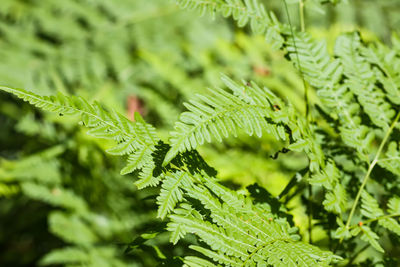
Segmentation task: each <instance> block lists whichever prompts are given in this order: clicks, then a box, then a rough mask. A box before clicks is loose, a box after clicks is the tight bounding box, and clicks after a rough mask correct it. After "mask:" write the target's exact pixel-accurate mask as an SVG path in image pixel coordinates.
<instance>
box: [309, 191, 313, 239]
mask: <svg viewBox="0 0 400 267" xmlns="http://www.w3.org/2000/svg"><path fill="white" fill-rule="evenodd" d="M312 213H313V208H312V187H311V185H310V184H309V185H308V235H309V237H308V243H310V244H312V227H313V225H312Z"/></svg>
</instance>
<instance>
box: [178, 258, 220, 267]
mask: <svg viewBox="0 0 400 267" xmlns="http://www.w3.org/2000/svg"><path fill="white" fill-rule="evenodd" d="M183 263H184V265H183V266H184V267H215V266H216V265H215V264H214V263H212V262H209V261H208V260H205V259H202V258H199V257H195V256H186V257H185V259H184V261H183ZM217 266H221V265H217Z"/></svg>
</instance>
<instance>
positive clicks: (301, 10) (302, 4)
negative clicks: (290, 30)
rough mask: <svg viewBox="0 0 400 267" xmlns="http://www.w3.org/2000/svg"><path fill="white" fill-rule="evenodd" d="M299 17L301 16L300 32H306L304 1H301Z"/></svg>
mask: <svg viewBox="0 0 400 267" xmlns="http://www.w3.org/2000/svg"><path fill="white" fill-rule="evenodd" d="M299 15H300V30H301V31H302V32H304V31H305V30H306V23H305V19H304V0H299Z"/></svg>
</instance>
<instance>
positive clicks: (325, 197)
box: [0, 0, 400, 266]
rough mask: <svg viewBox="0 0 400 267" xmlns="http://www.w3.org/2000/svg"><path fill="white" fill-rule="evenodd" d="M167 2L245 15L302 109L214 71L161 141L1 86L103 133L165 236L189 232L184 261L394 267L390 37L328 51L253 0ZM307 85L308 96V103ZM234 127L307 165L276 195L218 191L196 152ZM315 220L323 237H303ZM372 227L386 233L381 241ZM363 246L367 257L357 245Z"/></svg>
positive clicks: (395, 156) (352, 38)
mask: <svg viewBox="0 0 400 267" xmlns="http://www.w3.org/2000/svg"><path fill="white" fill-rule="evenodd" d="M177 2H178V4H179V5H180V6H181V7H183V8H188V9H195V10H198V11H199V12H200V14H204V13H206V12H209V13H212V14H213V15H215V14H216V13H220V14H222V15H223V16H225V17H232V18H233V20H235V21H236V22H237V23H238V25H239V26H240V27H242V26H245V25H246V24H249V25H250V28H251V29H252V30H253V31H254V32H255V34H262V35H264V36H265V38H266V40H267V42H269V43H270V44H272V46H273V47H274V48H276V49H280V50H282V51H283V53H285V55H286V56H287V58H288V60H289V61H291V62H292V63H293V64H294V66H295V67H296V68H297V69H298V71H299V74H300V76H301V77H302V79H303V83H304V91H305V100H306V101H305V104H306V105H307V106H306V107H305V108H304V110H305V113H300V112H299V111H298V110H296V109H295V108H294V107H293V106H292V105H291V104H290V103H287V102H285V101H283V100H282V99H281V98H279V97H278V96H276V95H275V94H274V93H273V92H272V91H270V90H269V89H268V88H266V87H260V86H259V85H257V84H256V83H254V82H251V81H250V82H248V81H242V82H241V83H238V82H235V81H233V80H232V79H230V78H229V77H227V76H225V75H222V78H221V80H222V82H223V84H224V87H223V88H213V89H210V90H209V93H208V94H207V95H204V94H199V95H197V96H196V98H193V99H191V100H189V101H188V102H187V103H186V104H185V107H186V108H187V111H186V112H184V113H182V114H181V115H180V118H179V121H178V122H176V123H175V127H174V130H173V131H172V132H171V133H170V137H169V140H168V142H167V141H166V140H164V141H162V140H161V139H160V137H159V136H158V135H157V133H156V129H155V128H154V127H153V126H151V125H150V124H148V123H146V122H145V121H144V120H143V118H142V117H141V116H140V115H139V114H138V113H136V114H135V122H131V121H130V120H128V119H127V118H126V117H125V116H123V115H121V114H119V113H118V112H116V111H112V110H111V111H110V110H107V109H105V108H103V107H102V106H101V105H100V104H98V103H96V102H95V103H94V104H90V103H88V102H87V101H86V100H85V99H83V98H81V97H75V96H66V95H64V94H62V93H59V94H57V95H55V96H41V95H38V94H35V93H32V92H29V91H26V90H23V89H15V88H10V87H0V90H2V91H5V92H8V93H11V94H13V95H15V96H17V97H19V98H21V99H23V100H25V101H28V102H29V103H31V104H32V105H34V106H36V107H38V108H41V109H44V110H47V111H52V112H56V113H59V114H63V115H78V116H79V117H80V120H81V122H82V124H83V125H84V126H86V127H88V128H89V131H88V133H89V134H91V135H93V136H95V137H98V138H103V139H110V140H112V141H113V142H114V145H113V146H111V147H109V148H108V149H107V152H109V153H110V154H114V155H124V156H126V157H127V165H126V167H124V168H123V169H122V174H128V173H132V172H135V173H136V174H137V175H136V176H137V180H136V185H137V187H138V188H140V189H144V188H146V187H157V186H158V187H159V189H160V191H159V194H158V196H157V198H156V203H157V205H158V211H157V217H158V218H160V219H162V220H166V221H167V226H166V231H168V232H169V233H170V241H171V242H172V243H173V244H176V243H177V242H179V241H180V240H182V239H184V238H187V236H188V234H191V235H194V236H195V237H197V241H196V242H193V243H196V244H193V245H190V248H191V249H192V250H194V253H193V255H186V257H185V258H184V259H183V263H184V264H185V265H186V266H215V265H217V264H220V265H224V266H258V265H260V266H268V265H272V266H328V265H331V264H336V263H337V264H348V265H351V264H352V263H353V262H355V261H360V262H361V261H363V260H364V263H365V264H369V263H370V264H375V265H377V264H386V265H390V264H392V265H395V264H396V261H397V259H396V258H395V257H391V254H390V253H393V254H394V253H395V249H396V246H397V244H398V242H399V236H398V235H399V233H400V225H399V222H398V219H397V218H398V216H400V210H399V206H400V204H399V203H400V202H399V187H398V185H397V183H396V181H397V179H398V175H399V167H398V165H399V164H398V162H399V151H398V142H399V140H398V129H399V126H398V120H399V118H400V112H399V111H398V107H399V106H398V105H399V101H398V96H399V87H398V80H399V73H398V71H399V70H398V68H397V66H398V65H399V62H400V53H399V51H400V49H399V42H398V40H397V39H396V37H395V36H394V37H393V47H388V46H387V45H385V44H382V43H379V42H376V43H372V44H366V43H364V42H363V40H362V37H361V36H360V34H359V33H357V32H356V33H345V34H343V35H341V36H339V37H338V38H337V40H336V43H335V47H334V51H333V53H330V52H328V49H327V46H326V43H324V42H323V41H322V42H321V41H318V40H315V39H314V38H313V37H312V36H311V35H310V34H309V33H306V32H304V31H296V30H295V29H294V28H293V27H292V25H291V24H290V19H289V24H283V23H281V22H279V21H278V20H277V19H276V17H275V16H274V15H273V13H270V12H267V11H266V10H265V8H264V6H263V4H262V3H260V2H259V1H257V0H248V1H242V0H209V1H200V0H178V1H177ZM300 2H301V3H303V1H300ZM333 2H334V1H333ZM285 3H286V2H284V4H285ZM284 7H285V5H284ZM300 8H302V5H300ZM284 9H286V11H287V8H284ZM287 14H288V15H289V13H287ZM302 24H303V23H302ZM313 91H315V92H316V94H317V95H318V101H317V103H315V104H313V103H311V102H309V100H308V99H309V94H310V92H313ZM240 132H241V133H245V134H247V135H249V136H253V135H255V136H258V137H260V136H262V135H270V136H272V137H274V138H275V139H277V140H278V141H279V142H281V144H282V147H283V148H282V150H281V153H287V152H290V153H293V152H301V153H304V154H305V155H306V156H307V158H308V161H309V163H308V166H307V168H306V169H304V170H303V171H301V170H299V172H298V173H297V174H296V175H295V176H294V177H293V179H292V180H291V181H290V182H289V183H288V185H287V186H286V187H284V188H282V193H281V194H279V195H278V196H276V197H275V198H269V199H267V200H265V199H264V200H260V199H258V198H257V196H260V195H261V196H264V197H266V195H265V192H264V191H262V188H257V187H255V189H254V188H250V187H249V188H248V190H247V191H248V192H243V191H233V190H231V189H229V188H227V187H226V186H224V185H222V184H221V183H220V181H219V180H218V178H217V173H216V171H215V170H214V169H213V168H211V167H210V166H209V165H208V164H207V163H206V162H205V161H204V159H203V158H202V157H201V156H200V154H199V153H198V152H197V151H196V149H198V148H199V147H200V146H201V145H203V144H205V143H212V142H214V141H219V142H221V141H223V140H224V139H226V138H227V137H229V136H237V134H238V133H240ZM304 185H305V186H304ZM252 189H254V190H252ZM293 191H295V193H294V194H303V199H304V201H305V202H306V206H307V214H308V217H309V218H308V219H309V220H308V225H307V227H308V229H307V230H308V243H306V242H305V241H301V236H300V235H299V234H300V233H299V232H298V229H297V228H296V227H294V225H293V221H292V220H291V217H290V214H288V209H287V207H286V206H287V205H286V204H287V202H288V200H289V199H290V198H291V197H292V196H293V195H292V194H291V192H293ZM260 192H261V194H260ZM263 194H264V195H263ZM321 203H322V207H321ZM55 217H56V218H55V219H54V220H58V219H60V220H62V217H60V216H58V217H57V216H55ZM321 228H322V229H323V230H324V231H325V237H324V238H322V239H320V240H313V233H314V232H315V231H316V230H317V229H321ZM382 235H384V236H387V237H389V238H390V239H389V240H390V241H389V242H385V246H382V245H381V244H380V240H379V237H380V236H382ZM370 247H371V248H372V249H373V250H371V251H373V253H377V254H376V255H378V257H376V258H375V259H368V258H366V256H365V255H363V254H362V252H363V251H364V250H366V249H369V248H370ZM386 253H387V254H386ZM384 255H387V256H388V257H385V256H384ZM358 257H359V258H361V259H357V258H358Z"/></svg>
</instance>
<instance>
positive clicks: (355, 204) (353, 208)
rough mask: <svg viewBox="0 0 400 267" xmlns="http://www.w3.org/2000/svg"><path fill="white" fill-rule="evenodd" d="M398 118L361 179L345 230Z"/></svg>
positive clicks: (397, 118) (399, 115)
mask: <svg viewBox="0 0 400 267" xmlns="http://www.w3.org/2000/svg"><path fill="white" fill-rule="evenodd" d="M399 118H400V112H399V113H397V116H396V118H395V119H394V121H393V123H392V125H391V126H390V128H389V130H388V131H387V132H386V134H385V137H384V138H383V140H382V142H381V144H380V145H379V148H378V151H377V152H376V155H375V158H374V160H373V161H372V163H371V164H370V165H369V168H368V171H367V173H366V174H365V176H364V178H363V181H362V183H361V186H360V189H359V190H358V192H357V196H356V199H355V200H354V203H353V206H352V207H351V211H350V215H349V218H348V219H347V222H346V226H345V227H346V229H350V223H351V219H352V218H353V215H354V212H355V210H356V207H357V204H358V201H359V200H360V197H361V193H362V191H363V190H364V187H365V185H366V184H367V181H368V179H369V177H370V175H371V172H372V170H373V169H374V167H375V165H376V164H377V163H378V160H379V157H380V155H381V153H382V150H383V148H384V146H385V144H386V142H387V140H388V139H389V136H390V134H391V133H392V131H393V129H394V127H395V126H396V123H397V122H398V120H399ZM343 238H344V237H342V238H341V239H340V241H339V244H341V243H342V242H343Z"/></svg>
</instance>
